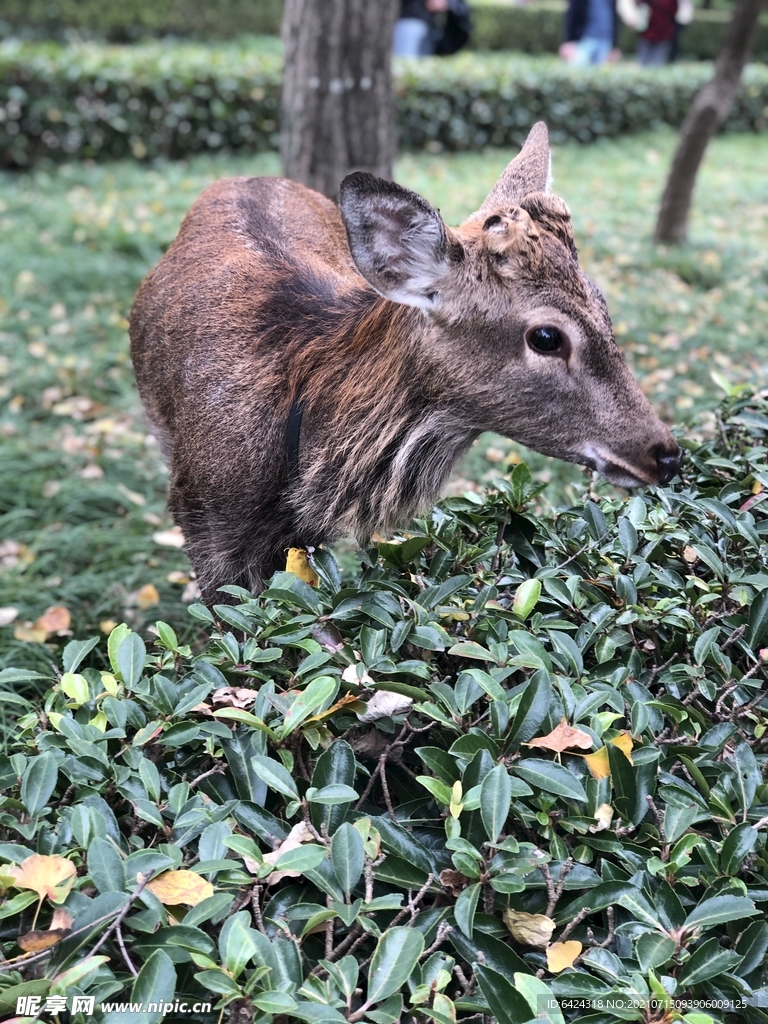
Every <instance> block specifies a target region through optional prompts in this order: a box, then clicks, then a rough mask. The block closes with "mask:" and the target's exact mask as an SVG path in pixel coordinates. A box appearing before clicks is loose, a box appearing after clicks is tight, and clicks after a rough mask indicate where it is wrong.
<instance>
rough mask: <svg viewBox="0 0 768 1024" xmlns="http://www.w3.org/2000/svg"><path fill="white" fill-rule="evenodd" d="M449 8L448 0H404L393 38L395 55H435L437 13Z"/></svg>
mask: <svg viewBox="0 0 768 1024" xmlns="http://www.w3.org/2000/svg"><path fill="white" fill-rule="evenodd" d="M447 10H448V0H402V3H401V6H400V17H399V18H398V19H397V21H396V22H395V34H394V38H393V40H392V53H393V55H394V56H395V57H431V56H433V54H434V53H435V44H436V37H437V19H436V18H435V15H436V14H438V13H439V12H441V11H447Z"/></svg>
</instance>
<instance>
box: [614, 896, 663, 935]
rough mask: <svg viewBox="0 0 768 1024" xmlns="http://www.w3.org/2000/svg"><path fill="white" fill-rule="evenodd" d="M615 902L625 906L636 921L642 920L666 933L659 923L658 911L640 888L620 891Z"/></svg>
mask: <svg viewBox="0 0 768 1024" xmlns="http://www.w3.org/2000/svg"><path fill="white" fill-rule="evenodd" d="M617 902H618V904H619V906H622V907H625V908H626V909H627V910H628V911H629V912H630V913H631V914H632V915H633V917H635V918H636V919H637V920H638V921H642V923H643V924H645V925H648V926H649V927H650V928H654V929H656V930H657V931H659V932H661V933H662V934H663V935H666V929H665V927H664V925H663V924H662V923H661V919H660V917H659V913H658V911H657V910H656V908H655V907H652V906H651V904H650V903H649V902H648V900H647V899H646V897H645V896H644V894H643V893H642V892H641V891H640V889H635V890H633V891H632V892H625V893H622V895H621V896H619V898H618V900H617Z"/></svg>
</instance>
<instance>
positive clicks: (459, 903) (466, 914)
mask: <svg viewBox="0 0 768 1024" xmlns="http://www.w3.org/2000/svg"><path fill="white" fill-rule="evenodd" d="M482 888H483V887H482V885H480V883H479V882H476V883H475V884H474V885H468V886H467V888H466V889H463V890H462V891H461V892H460V893H459V897H458V899H457V900H456V904H455V906H454V908H453V914H454V917H455V918H456V924H457V925H458V926H459V928H461V930H462V932H464V934H465V935H466V936H467V938H468V939H471V938H472V932H473V929H474V924H475V912H476V911H477V901H478V899H479V898H480V893H481V891H482Z"/></svg>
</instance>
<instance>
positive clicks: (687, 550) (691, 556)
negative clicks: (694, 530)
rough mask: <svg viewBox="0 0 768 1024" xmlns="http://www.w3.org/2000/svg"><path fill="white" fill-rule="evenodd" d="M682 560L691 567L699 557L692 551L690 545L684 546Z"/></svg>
mask: <svg viewBox="0 0 768 1024" xmlns="http://www.w3.org/2000/svg"><path fill="white" fill-rule="evenodd" d="M683 558H684V559H685V561H686V562H688V564H689V565H693V563H694V562H698V560H699V556H698V555H697V554H696V552H695V551H694V550H693V548H692V547H691V545H690V544H686V545H685V547H684V548H683Z"/></svg>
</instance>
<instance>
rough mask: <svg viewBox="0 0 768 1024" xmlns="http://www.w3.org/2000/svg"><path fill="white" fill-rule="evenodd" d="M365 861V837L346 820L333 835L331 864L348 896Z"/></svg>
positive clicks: (360, 873) (361, 871)
mask: <svg viewBox="0 0 768 1024" xmlns="http://www.w3.org/2000/svg"><path fill="white" fill-rule="evenodd" d="M364 863H365V850H364V846H363V837H362V836H361V835H360V833H359V832H358V831H357V829H356V828H355V827H354V826H353V825H351V824H350V823H349V822H348V821H345V822H344V824H343V825H340V826H339V828H338V829H337V830H336V831H335V832H334V834H333V836H332V837H331V864H332V865H333V870H334V872H335V873H336V877H337V878H338V880H339V885H340V886H341V888H342V889H343V890H344V893H345V894H346V895H347V896H349V895H350V893H351V892H352V890H353V889H354V887H355V886H356V885H357V882H358V880H359V878H360V876H361V875H362V873H363V866H364Z"/></svg>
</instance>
